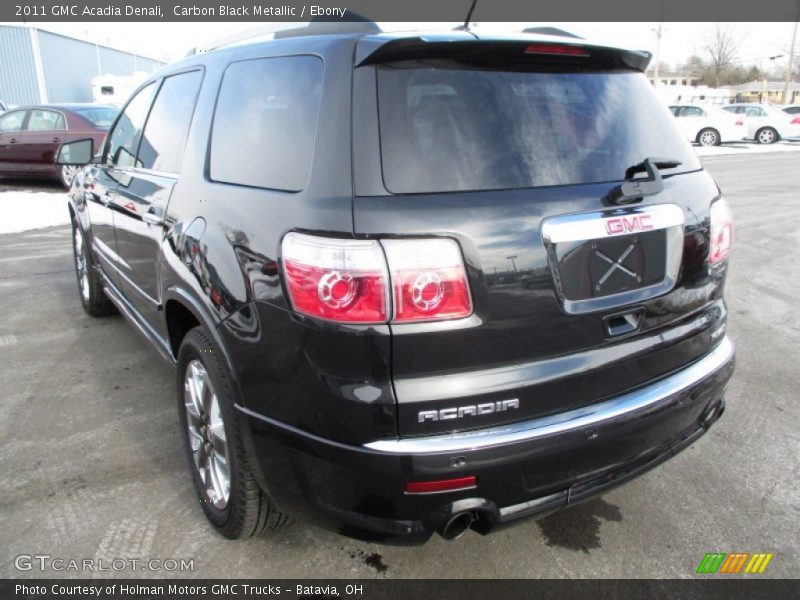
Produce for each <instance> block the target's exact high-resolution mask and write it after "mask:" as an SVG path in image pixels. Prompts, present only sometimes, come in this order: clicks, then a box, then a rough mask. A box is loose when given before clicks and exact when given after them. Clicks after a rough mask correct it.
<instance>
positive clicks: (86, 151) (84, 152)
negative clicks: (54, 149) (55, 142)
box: [56, 139, 94, 167]
mask: <svg viewBox="0 0 800 600" xmlns="http://www.w3.org/2000/svg"><path fill="white" fill-rule="evenodd" d="M93 158H94V141H93V140H91V139H87V140H78V141H76V142H68V143H66V144H61V147H60V148H59V149H58V153H57V154H56V164H57V165H75V166H80V167H82V166H83V165H88V164H89V163H90V162H92V159H93Z"/></svg>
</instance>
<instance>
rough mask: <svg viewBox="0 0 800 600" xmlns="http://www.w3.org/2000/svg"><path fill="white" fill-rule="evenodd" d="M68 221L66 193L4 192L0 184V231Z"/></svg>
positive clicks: (12, 230)
mask: <svg viewBox="0 0 800 600" xmlns="http://www.w3.org/2000/svg"><path fill="white" fill-rule="evenodd" d="M68 223H69V209H68V208H67V194H66V192H22V191H19V190H9V191H4V190H3V188H2V186H0V234H2V233H16V232H19V231H28V230H29V229H41V228H43V227H53V226H54V225H67V224H68Z"/></svg>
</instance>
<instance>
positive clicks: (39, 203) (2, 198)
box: [0, 141, 800, 234]
mask: <svg viewBox="0 0 800 600" xmlns="http://www.w3.org/2000/svg"><path fill="white" fill-rule="evenodd" d="M694 149H695V150H696V151H697V155H698V156H700V157H701V158H705V157H710V156H731V155H736V156H745V155H748V154H768V153H774V152H800V141H792V142H787V141H781V142H778V143H777V144H771V145H769V146H766V145H763V144H756V143H753V142H738V143H735V144H723V145H722V146H711V147H706V146H695V147H694ZM20 187H21V186H19V185H14V186H3V184H2V183H0V234H3V233H17V232H20V231H28V230H29V229H41V228H43V227H53V226H54V225H68V224H69V212H68V210H67V195H66V192H64V191H60V190H58V189H57V188H54V189H53V191H52V192H42V191H26V190H25V188H24V187H23V188H22V189H20Z"/></svg>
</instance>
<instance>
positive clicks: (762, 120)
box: [722, 104, 800, 144]
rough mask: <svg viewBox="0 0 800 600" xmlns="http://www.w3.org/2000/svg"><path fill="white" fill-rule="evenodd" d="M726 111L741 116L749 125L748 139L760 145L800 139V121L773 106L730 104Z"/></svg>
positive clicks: (725, 108) (724, 107) (725, 107)
mask: <svg viewBox="0 0 800 600" xmlns="http://www.w3.org/2000/svg"><path fill="white" fill-rule="evenodd" d="M722 108H723V109H724V110H726V111H728V112H730V113H734V114H736V115H740V116H741V117H743V118H744V121H745V124H746V125H747V137H748V139H751V140H755V141H756V142H758V143H759V144H774V143H775V142H777V141H778V140H782V139H792V138H798V137H800V119H796V118H793V117H792V116H791V115H787V114H786V113H784V112H783V111H782V110H780V109H779V108H776V107H775V106H772V105H771V104H729V105H727V106H723V107H722Z"/></svg>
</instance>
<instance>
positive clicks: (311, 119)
mask: <svg viewBox="0 0 800 600" xmlns="http://www.w3.org/2000/svg"><path fill="white" fill-rule="evenodd" d="M359 27H365V26H364V25H363V24H359ZM369 29H372V28H369ZM307 31H308V35H305V36H303V35H294V36H293V37H284V38H280V39H275V40H271V41H259V42H253V43H249V44H247V43H245V44H240V45H238V46H235V47H230V48H225V49H221V50H216V51H211V52H208V53H204V54H201V55H198V56H194V57H190V58H187V59H184V60H182V61H181V62H178V63H176V64H172V65H169V66H167V67H166V68H165V69H163V70H161V71H160V72H159V73H157V74H154V75H152V76H151V77H150V79H148V80H147V81H146V82H144V84H143V85H142V86H141V87H140V88H139V89H138V90H137V91H135V92H134V94H133V96H132V98H131V99H130V100H129V101H128V102H127V104H126V105H125V107H124V109H123V110H122V113H121V114H120V116H119V117H118V119H117V120H116V122H115V124H114V125H113V126H112V128H111V130H110V132H109V134H108V138H107V140H106V143H105V145H104V147H102V148H101V157H100V158H99V159H98V160H97V161H95V162H93V163H92V164H89V165H87V166H86V167H85V168H84V169H82V170H81V171H80V172H79V173H78V175H77V177H76V178H75V183H74V185H73V188H72V190H71V192H70V204H69V209H70V214H71V217H72V227H73V250H74V257H75V271H76V276H77V282H78V288H79V295H80V301H81V303H82V304H83V307H84V309H85V310H86V312H87V313H88V314H90V315H92V316H100V315H106V314H109V313H111V312H113V311H114V310H115V309H116V310H118V311H119V312H121V313H122V314H123V315H124V316H125V317H126V318H127V319H129V320H130V321H131V322H132V323H133V324H134V325H135V328H136V329H137V330H138V331H139V332H140V333H142V334H144V336H145V337H146V338H147V339H149V340H150V341H151V342H152V345H153V347H154V348H155V349H156V350H157V351H158V353H159V354H160V355H161V356H162V357H163V358H164V359H165V360H166V361H167V362H168V363H169V364H171V365H173V366H174V369H175V390H176V402H177V407H178V412H179V415H180V423H181V429H182V431H183V439H184V443H185V447H186V455H187V460H188V464H189V466H190V470H191V475H192V481H193V484H194V486H195V488H196V491H197V494H198V497H199V500H200V502H199V503H200V506H201V507H202V510H203V511H204V513H205V514H206V516H207V517H208V519H209V521H210V522H211V523H212V524H213V525H214V526H215V527H216V528H217V529H218V530H219V531H220V532H221V533H222V534H224V535H226V536H228V537H232V538H236V537H241V536H247V535H251V534H253V533H255V532H257V531H259V530H261V529H263V528H265V527H266V529H268V530H273V529H275V528H278V527H279V526H281V525H282V524H283V523H284V522H285V521H286V515H287V514H300V515H305V516H306V517H308V518H309V519H314V520H316V521H317V522H320V523H323V524H325V525H327V526H329V527H331V528H333V529H334V530H336V531H339V532H341V533H343V534H346V535H350V536H355V537H360V538H366V539H371V540H376V541H384V542H388V541H395V542H405V543H422V542H424V541H425V540H427V539H428V538H429V537H430V536H431V535H432V533H433V532H435V531H438V532H439V533H440V534H441V535H442V536H444V537H445V538H446V539H453V538H455V537H458V536H459V535H460V534H461V533H463V532H464V531H465V530H467V529H468V528H472V529H474V530H476V531H478V532H480V533H488V532H489V531H491V530H493V529H495V528H497V527H499V526H500V525H503V524H506V523H510V522H513V521H516V520H518V519H520V518H522V517H527V516H536V515H542V514H544V513H546V512H551V511H553V510H556V509H559V508H563V507H565V506H567V505H569V504H571V503H573V502H577V501H580V500H583V499H585V498H588V497H590V496H592V495H594V494H598V493H601V492H603V491H605V490H607V489H608V488H610V487H613V486H616V485H618V484H621V483H622V482H624V481H627V480H629V479H630V478H632V477H634V476H636V475H639V474H641V473H643V472H645V471H646V470H648V469H650V468H651V467H654V466H655V465H657V464H659V463H660V462H662V461H663V460H665V459H667V458H669V457H671V456H673V455H675V454H676V453H677V452H679V451H680V450H682V449H684V448H686V447H688V446H689V445H691V444H693V443H694V442H695V441H696V440H697V439H698V438H699V437H701V436H702V435H703V434H704V433H705V432H706V431H707V430H708V429H709V427H711V425H712V424H713V423H714V422H715V421H716V420H717V419H718V418H719V417H720V416H721V415H722V412H723V410H724V394H725V388H726V385H727V382H728V380H729V378H730V376H731V374H732V371H733V364H734V351H733V347H732V345H731V342H730V341H729V340H728V338H727V337H726V315H727V311H726V308H725V303H724V301H723V288H724V284H725V278H726V272H727V264H728V256H729V252H730V251H731V242H732V233H733V230H732V228H733V224H732V219H731V214H730V211H729V209H728V206H727V204H726V201H725V200H724V199H723V198H722V197H721V195H720V192H719V189H718V188H717V185H716V184H715V183H714V180H713V179H712V177H711V176H710V175H709V173H708V172H707V171H706V170H704V169H703V166H702V164H701V163H700V162H699V159H698V158H697V156H696V154H695V152H694V150H693V149H692V147H691V145H690V144H689V143H688V142H687V141H686V139H685V136H684V135H683V134H682V133H681V131H680V129H679V128H678V127H677V125H676V123H675V119H673V118H672V116H671V114H670V113H669V111H668V110H667V109H666V107H664V106H663V105H662V104H661V103H660V101H659V100H658V98H657V97H656V96H655V94H654V92H653V90H652V87H651V86H650V84H649V83H648V81H647V79H646V77H645V75H644V70H645V68H646V66H647V63H648V62H649V59H650V55H649V54H648V53H646V52H633V51H628V50H623V49H617V48H614V47H607V46H601V45H595V44H591V43H590V42H587V41H584V40H582V39H580V40H579V39H576V38H562V37H552V36H549V35H542V34H539V35H536V34H530V35H521V36H513V37H502V36H484V35H482V34H480V33H473V32H453V31H450V32H446V33H443V34H441V35H436V34H434V33H430V32H426V33H425V34H424V35H418V34H413V33H402V34H384V33H380V32H379V31H374V32H371V31H366V32H365V31H361V32H353V33H341V32H339V34H338V35H316V34H314V35H312V32H313V31H314V28H313V27H311V28H309V30H307ZM92 146H93V144H92V142H91V141H79V142H74V143H71V144H66V145H64V146H62V148H61V150H60V152H59V161H60V162H61V163H63V164H82V163H85V162H87V161H89V159H90V157H91V156H92V155H93V154H94V148H93V147H92ZM654 157H660V158H654ZM662 175H663V178H662ZM518 273H523V274H525V273H536V274H537V280H536V284H535V285H531V286H525V285H521V284H520V282H519V278H518V277H517V274H518ZM540 273H541V274H543V276H542V277H538V274H540ZM503 274H506V276H504V275H503ZM109 393H113V392H112V391H111V390H109ZM142 451H143V452H146V450H142ZM681 465H682V468H686V469H690V468H692V464H691V461H684V462H683V463H681ZM686 492H687V490H673V491H666V492H664V493H665V494H667V495H668V496H669V495H672V500H671V501H675V502H678V501H680V494H685V493H686Z"/></svg>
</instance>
